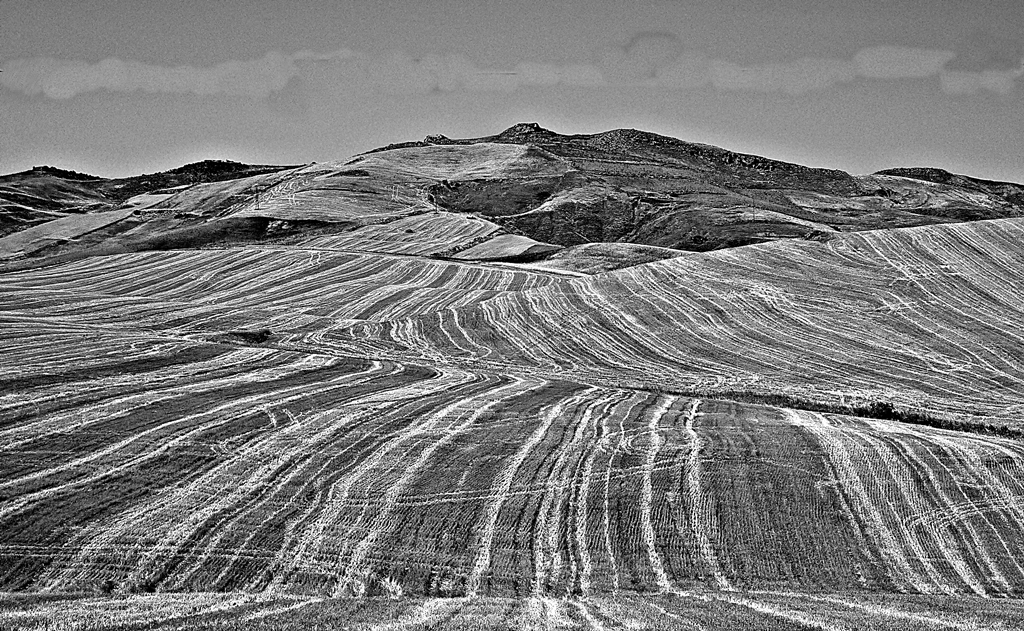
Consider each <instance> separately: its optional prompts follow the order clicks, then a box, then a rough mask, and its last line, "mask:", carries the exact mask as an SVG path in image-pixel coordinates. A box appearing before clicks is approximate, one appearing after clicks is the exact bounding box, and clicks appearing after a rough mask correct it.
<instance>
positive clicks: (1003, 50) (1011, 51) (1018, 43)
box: [945, 25, 1024, 74]
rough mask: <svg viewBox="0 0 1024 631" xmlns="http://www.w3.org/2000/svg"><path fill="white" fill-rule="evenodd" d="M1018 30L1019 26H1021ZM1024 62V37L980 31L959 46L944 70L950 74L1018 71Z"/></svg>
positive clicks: (969, 36)
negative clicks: (1023, 61)
mask: <svg viewBox="0 0 1024 631" xmlns="http://www.w3.org/2000/svg"><path fill="white" fill-rule="evenodd" d="M1018 28H1019V25H1018ZM1022 60H1024V36H1021V35H1020V34H1019V33H1017V34H1016V35H1014V36H1009V35H1006V34H1000V33H993V32H989V31H984V30H978V31H974V32H972V33H970V34H969V35H968V36H967V37H966V38H965V39H964V40H963V41H962V42H960V45H959V46H957V50H956V57H954V58H953V59H952V60H951V61H950V62H949V63H948V64H946V66H945V69H946V70H948V71H950V72H973V73H979V74H980V73H983V72H986V71H992V70H1001V71H1009V70H1017V69H1018V68H1020V67H1021V64H1022Z"/></svg>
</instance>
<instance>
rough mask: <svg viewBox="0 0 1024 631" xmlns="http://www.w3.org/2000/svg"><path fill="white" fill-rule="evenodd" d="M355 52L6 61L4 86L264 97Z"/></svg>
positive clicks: (67, 92)
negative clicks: (303, 71)
mask: <svg viewBox="0 0 1024 631" xmlns="http://www.w3.org/2000/svg"><path fill="white" fill-rule="evenodd" d="M353 54H354V53H352V52H351V51H347V50H341V51H335V52H331V53H315V52H313V51H299V52H296V53H293V54H291V55H285V54H282V53H279V52H269V53H267V54H266V55H264V56H263V57H261V58H259V59H252V60H248V61H226V62H223V63H219V64H216V65H214V66H208V67H196V66H158V65H152V64H146V63H142V62H139V61H125V60H121V59H117V58H110V59H104V60H102V61H100V62H97V63H92V64H90V63H88V62H85V61H77V60H70V61H69V60H64V59H55V58H52V57H36V58H32V59H15V60H13V61H9V62H7V63H5V64H4V68H3V74H0V85H3V86H4V87H6V88H9V89H12V90H16V91H18V92H22V93H24V94H28V95H30V96H34V95H37V94H42V95H45V96H48V97H50V98H53V99H69V98H72V97H74V96H77V95H79V94H83V93H86V92H94V91H97V90H109V91H112V92H149V93H169V94H198V95H214V94H227V95H236V96H252V97H259V98H263V97H266V96H268V95H269V94H271V93H272V92H276V91H279V90H282V89H284V87H285V86H286V85H287V84H288V82H289V81H290V80H291V79H292V78H293V77H295V76H297V75H298V74H299V72H300V63H301V62H304V61H336V60H340V59H346V58H348V57H350V56H352V55H353Z"/></svg>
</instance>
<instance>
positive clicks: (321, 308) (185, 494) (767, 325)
mask: <svg viewBox="0 0 1024 631" xmlns="http://www.w3.org/2000/svg"><path fill="white" fill-rule="evenodd" d="M315 177H319V176H315ZM282 195H284V193H282ZM285 198H286V197H281V196H279V197H278V198H277V199H276V201H275V202H274V203H283V202H282V201H281V200H282V199H285ZM400 221H401V222H404V223H400V225H402V226H406V227H405V228H403V229H402V232H401V233H400V234H399V235H391V236H393V237H395V238H394V239H393V240H392V245H394V244H399V245H397V246H396V247H395V248H393V249H391V250H387V253H383V254H382V253H381V252H370V251H362V252H356V251H354V246H353V245H352V243H350V242H349V241H347V240H346V238H347V237H346V238H341V237H338V238H333V237H331V238H328V237H324V238H323V240H322V241H321V242H318V243H317V244H312V243H306V244H292V245H288V246H281V247H279V248H277V247H274V248H271V247H264V246H259V247H257V246H240V247H237V248H227V249H223V250H203V251H171V252H150V253H145V254H131V255H119V256H112V257H99V258H93V259H87V260H81V261H77V262H74V263H69V264H65V265H60V266H55V267H53V268H41V269H37V270H32V271H24V272H17V273H9V274H3V275H2V276H0V336H2V339H3V345H4V352H3V353H0V533H2V534H3V536H2V537H0V589H3V590H7V591H11V592H38V591H44V592H49V593H53V594H57V593H65V592H83V591H84V592H99V593H104V595H102V596H97V597H95V598H72V599H68V600H66V601H63V600H50V599H48V597H44V596H35V597H29V596H13V595H12V596H9V597H8V596H4V597H3V598H4V599H5V601H4V602H5V606H6V609H4V610H2V611H0V626H3V625H7V626H13V627H14V628H42V627H45V625H46V624H49V623H50V622H53V621H57V622H60V621H61V620H64V618H62V617H61V616H62V615H65V614H62V613H61V611H63V610H61V609H59V608H58V607H59V606H58V605H56V604H54V603H60V602H63V603H64V604H63V605H60V606H62V607H66V611H68V612H78V614H77V615H81V616H82V619H84V620H95V619H96V618H95V616H94V615H93V614H92V613H89V612H90V611H98V610H101V609H102V608H104V607H108V608H111V607H113V608H114V609H115V610H117V611H121V610H120V609H117V607H119V605H116V604H115V603H116V602H123V603H128V604H124V605H123V607H124V609H125V610H126V611H129V610H130V612H131V613H124V616H123V619H122V618H116V617H115V618H116V620H118V621H119V622H116V624H121V625H131V624H138V625H144V624H149V623H150V622H152V623H153V624H154V625H156V626H157V627H159V625H165V626H170V627H173V626H174V625H178V626H185V625H186V622H187V621H188V620H189V616H192V617H194V618H195V619H196V620H198V621H201V622H202V624H207V623H209V625H211V626H215V625H220V624H221V623H224V626H225V628H231V626H230V625H231V624H232V622H231V621H230V620H229V619H228V618H230V616H236V617H237V616H244V617H248V618H249V619H250V620H251V621H254V622H259V621H275V622H276V621H278V620H280V621H282V624H284V625H285V626H286V627H287V625H288V624H291V622H289V621H294V620H299V619H302V620H307V621H308V620H313V621H316V620H330V616H331V615H332V614H331V613H330V611H332V609H333V610H334V611H335V612H337V611H338V608H348V609H345V610H344V611H345V613H344V615H343V616H342V617H344V618H345V620H346V623H349V622H351V624H352V625H353V626H356V627H358V626H359V625H360V624H363V623H364V622H365V625H364V626H365V627H366V628H374V625H377V627H376V628H382V627H381V625H382V624H383V621H387V620H391V621H393V622H394V623H395V625H397V626H398V627H399V628H403V627H404V628H417V627H425V626H429V625H440V624H445V623H446V622H448V621H452V620H455V621H458V620H465V621H466V622H467V624H476V623H477V622H480V621H481V620H491V621H502V622H501V624H505V622H504V621H510V622H508V625H511V626H515V627H516V628H519V627H533V628H544V627H548V626H552V625H557V624H564V625H566V626H567V627H573V626H576V627H587V628H602V627H603V628H609V629H611V628H620V627H629V626H631V625H633V626H636V625H640V626H641V627H643V626H645V625H646V626H651V627H653V628H657V627H658V626H661V627H662V628H686V627H687V625H690V626H691V627H693V628H706V629H715V628H722V627H721V626H716V625H719V624H720V622H719V621H722V620H725V621H727V624H728V625H732V627H729V626H726V627H725V628H743V626H744V625H753V628H759V627H760V628H801V625H802V626H803V627H806V626H811V627H818V628H826V629H827V628H837V629H838V628H850V629H852V628H882V629H884V628H892V629H897V628H915V627H914V626H911V627H900V626H899V625H900V624H912V625H917V627H916V628H922V629H927V628H971V627H970V624H973V623H972V621H971V619H970V618H969V617H963V616H961V615H960V614H961V613H962V612H960V613H958V612H956V611H945V610H943V611H945V613H942V612H939V613H936V614H934V615H932V614H928V613H927V612H926V611H922V610H921V607H923V606H924V605H920V603H923V602H927V603H928V604H929V606H932V605H933V604H934V603H933V602H932V601H928V600H927V598H928V596H926V595H929V594H935V595H951V594H952V595H958V596H961V597H963V598H965V599H967V600H963V601H962V602H970V603H975V604H976V603H977V602H979V601H980V602H988V601H987V600H984V601H982V600H981V599H978V598H976V597H978V596H1020V595H1021V594H1022V593H1024V562H1022V561H1021V559H1024V486H1022V482H1021V480H1022V479H1024V448H1022V447H1021V443H1020V442H1019V441H1015V440H1011V439H1006V438H998V437H992V436H984V435H981V434H967V433H963V432H960V433H958V432H952V431H947V430H943V429H937V428H934V427H928V426H913V425H905V424H899V423H896V422H893V421H883V420H867V419H864V418H855V417H852V416H842V415H838V414H819V413H817V412H810V411H807V410H797V409H783V408H779V407H768V406H759V405H754V404H752V403H742V402H739V401H737V400H735V399H737V398H741V397H740V395H744V394H748V393H753V394H760V395H764V394H772V393H778V392H783V393H786V394H787V395H791V396H792V397H793V398H797V399H798V398H800V397H803V398H804V399H806V400H807V401H809V402H811V403H813V402H815V401H817V402H822V401H825V402H830V401H835V400H847V401H851V400H856V401H879V400H881V401H889V402H893V403H896V404H897V405H899V406H903V407H907V408H913V409H923V410H927V411H929V412H933V413H934V414H936V415H937V416H936V418H939V419H942V418H947V417H948V418H959V419H961V420H966V421H967V422H972V423H994V424H1014V423H1017V422H1018V419H1017V417H1016V416H1015V415H1018V412H1019V411H1020V410H1021V409H1022V408H1021V407H1020V406H1022V405H1024V385H1022V370H1024V366H1022V363H1021V358H1020V355H1019V352H1018V351H1019V348H1020V347H1021V345H1022V344H1024V337H1022V334H1021V332H1020V331H1021V330H1024V307H1022V305H1024V293H1022V292H1024V290H1022V289H1021V288H1022V287H1024V279H1022V278H1021V270H1024V254H1021V251H1020V248H1019V241H1020V239H1021V238H1022V237H1024V223H1022V222H1020V221H1015V220H1005V221H998V222H987V223H985V222H983V223H977V224H972V225H950V226H942V227H937V228H936V227H932V228H924V229H914V230H907V231H903V232H898V233H897V232H893V233H878V234H861V235H856V236H850V237H847V236H841V237H838V238H837V239H835V240H834V241H832V242H830V243H828V244H819V243H795V242H790V243H772V244H767V245H763V246H754V247H750V248H743V249H742V250H736V251H730V252H715V253H711V254H707V255H692V256H687V257H681V258H676V259H672V260H666V261H660V262H656V263H651V264H647V265H641V266H637V267H634V268H629V269H627V270H624V271H620V272H615V273H609V274H605V275H601V276H598V277H594V278H589V279H568V280H567V279H565V278H557V277H554V276H552V275H550V274H547V273H542V272H536V271H530V270H529V269H525V268H517V267H514V266H509V265H506V266H501V265H477V264H465V263H454V262H446V261H439V260H433V259H426V258H422V257H418V256H414V255H410V254H414V253H420V252H434V251H435V248H436V247H437V246H438V244H439V243H440V241H439V238H438V235H437V234H433V235H430V234H427V236H426V237H424V238H423V239H422V240H417V238H416V235H417V233H418V232H420V231H422V232H426V233H429V226H430V221H429V220H428V218H427V215H416V216H415V217H408V218H406V219H403V220H400ZM438 221H441V222H442V224H443V225H455V226H456V227H459V230H462V232H460V233H459V235H460V236H459V237H458V238H459V239H460V240H469V241H472V240H473V239H475V238H478V237H480V236H486V235H487V234H491V229H490V227H489V226H487V225H485V224H482V223H481V224H479V225H477V224H476V223H475V222H473V221H469V222H463V221H461V220H456V219H453V218H452V217H441V218H440V219H438ZM393 223H399V222H398V221H396V222H393ZM471 224H472V225H471ZM381 225H382V226H383V225H390V224H381ZM362 229H367V230H369V227H364V228H361V229H360V230H362ZM405 230H413V232H412V233H409V232H405ZM372 231H377V232H380V235H379V236H380V239H381V240H382V241H387V239H385V238H384V235H386V234H387V231H386V230H384V229H383V228H375V229H374V230H371V232H372ZM356 232H358V231H356ZM349 236H351V235H349ZM427 237H429V238H427ZM460 242H461V241H460ZM421 246H422V247H421ZM382 247H383V246H382ZM698 395H699V396H698ZM729 396H732V397H733V400H730V399H729V398H728V397H729ZM723 397H724V398H723ZM211 590H212V591H221V592H224V594H222V595H211V594H209V593H208V592H210V591H211ZM148 591H158V592H183V593H191V594H190V595H178V596H175V595H172V594H170V593H158V594H154V595H138V596H134V597H129V596H127V594H129V593H138V592H148ZM107 592H112V593H107ZM895 592H908V593H918V594H924V595H922V596H913V597H912V596H900V597H896V596H894V597H893V598H894V600H892V601H885V602H881V601H882V600H884V599H883V598H881V597H878V598H875V597H876V596H878V595H879V594H886V593H895ZM801 593H814V594H817V595H818V596H816V597H815V598H812V597H810V596H807V597H804V596H800V595H799V594H801ZM641 594H642V596H641ZM780 594H782V595H784V596H780ZM612 595H614V596H615V598H618V600H615V599H613V598H611V596H612ZM122 596H123V598H124V600H123V601H118V599H119V598H121V597H122ZM341 596H345V597H352V596H355V597H362V598H339V597H341ZM386 597H391V598H395V599H398V600H397V601H396V602H394V603H392V602H391V601H389V600H386V599H385V598H386ZM399 597H401V598H399ZM434 597H443V598H437V599H435V598H434ZM504 597H510V599H509V600H505V599H504ZM512 597H514V598H512ZM19 598H21V599H28V600H19ZM31 598H37V599H38V600H36V601H32V600H31ZM190 598H194V600H190ZM816 598H817V599H816ZM873 598H875V600H872V599H873ZM900 598H905V599H906V600H905V601H902V600H899V599H900ZM915 598H917V599H918V600H915ZM787 599H789V600H787ZM829 599H836V600H835V602H833V601H832V600H829ZM908 603H909V604H908ZM972 606H973V605H972ZM830 607H831V608H837V607H839V608H842V609H843V610H844V611H846V612H847V613H846V614H842V615H839V614H835V615H839V618H834V617H830V615H831V614H829V608H830ZM979 607H981V608H980V609H979V610H983V609H984V610H985V611H987V612H988V613H986V614H985V615H986V616H988V617H987V618H985V619H984V620H987V621H995V622H999V621H1001V620H1004V619H1009V618H1008V616H1009V615H1010V613H1007V612H1012V613H1015V614H1016V613H1019V611H1018V609H1019V608H1015V607H1016V605H1014V604H1012V603H1009V604H1006V605H1005V608H1004V609H1001V608H1000V606H999V605H992V606H991V607H989V608H988V609H985V607H988V605H986V606H985V607H982V606H980V605H979ZM182 608H186V609H187V611H185V610H183V609H182ZM189 608H191V609H189ZM183 611H184V613H182V612H183ZM67 615H72V614H71V613H68V614H67ZM119 615H120V614H119ZM361 616H362V617H361ZM380 616H390V618H382V617H380ZM844 616H845V617H844ZM958 616H960V617H958ZM836 620H838V621H836ZM90 624H91V622H90ZM325 624H328V622H325ZM487 624H490V623H487ZM723 624H724V623H723ZM96 625H97V628H102V627H100V626H98V625H100V622H97V623H96ZM481 625H482V626H485V627H486V625H485V624H484V623H483V622H481ZM508 625H506V626H508ZM773 625H774V626H773ZM858 625H861V626H858ZM870 625H877V626H870ZM949 625H954V626H949ZM955 625H962V626H955ZM493 626H500V625H499V624H498V623H497V622H495V624H494V625H493ZM86 628H88V627H86ZM196 628H202V627H201V625H200V626H198V627H196Z"/></svg>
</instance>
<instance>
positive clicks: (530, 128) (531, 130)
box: [498, 123, 558, 140]
mask: <svg viewBox="0 0 1024 631" xmlns="http://www.w3.org/2000/svg"><path fill="white" fill-rule="evenodd" d="M536 135H544V136H557V135H558V134H555V132H553V131H551V130H550V129H544V128H543V127H541V126H540V124H538V123H516V124H515V125H513V126H511V127H509V128H508V129H506V130H505V131H503V132H501V133H500V134H498V138H501V139H509V140H510V139H519V138H523V137H529V136H536Z"/></svg>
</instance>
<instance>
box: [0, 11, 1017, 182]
mask: <svg viewBox="0 0 1024 631" xmlns="http://www.w3.org/2000/svg"><path fill="white" fill-rule="evenodd" d="M0 69H2V70H3V72H2V73H0V173H10V172H14V171H20V170H24V169H27V168H30V167H31V166H34V165H42V164H50V165H54V166H59V167H62V168H67V169H73V170H76V171H83V172H87V173H92V174H95V175H101V176H106V177H118V176H125V175H131V174H138V173H144V172H153V171H158V170H164V169H168V168H173V167H176V166H180V165H182V164H185V163H187V162H194V161H197V160H202V159H228V160H237V161H242V162H248V163H261V164H303V163H308V162H313V161H317V162H326V161H333V160H344V159H346V158H348V157H349V156H351V155H354V154H356V153H359V152H362V151H366V150H369V149H372V148H375V147H379V146H383V145H386V144H388V143H392V142H401V141H407V140H418V139H421V138H423V137H424V136H427V135H430V134H438V133H440V134H444V135H446V136H449V137H453V138H465V137H477V136H484V135H491V134H495V133H498V132H500V131H501V130H503V129H505V128H507V127H510V126H511V125H513V124H515V123H518V122H538V123H540V124H541V125H542V126H544V127H546V128H548V129H551V130H553V131H557V132H560V133H596V132H600V131H606V130H610V129H616V128H635V129H642V130H646V131H651V132H655V133H659V134H664V135H667V136H672V137H676V138H680V139H683V140H689V141H693V142H702V143H709V144H714V145H718V146H721V147H725V148H727V149H731V150H734V151H741V152H746V153H755V154H758V155H763V156H767V157H771V158H775V159H781V160H787V161H790V162H797V163H800V164H806V165H810V166H817V167H828V168H838V169H843V170H846V171H850V172H852V173H870V172H874V171H877V170H880V169H884V168H891V167H896V166H934V167H939V168H944V169H947V170H950V171H953V172H957V173H964V174H968V175H972V176H975V177H982V178H987V179H995V180H1006V181H1015V182H1024V1H1021V0H984V1H978V0H974V1H973V2H971V1H968V0H885V1H882V0H843V1H842V2H839V1H834V0H762V1H761V2H756V3H755V2H749V1H747V0H745V1H742V2H740V1H736V0H685V1H684V0H645V1H644V2H636V1H619V0H595V1H587V2H584V1H582V0H558V1H557V2H554V1H552V0H503V1H501V2H495V1H492V0H437V1H435V0H372V1H371V0H363V1H360V2H351V1H346V0H318V1H317V0H311V1H303V0H290V1H288V2H272V1H259V0H249V1H244V2H243V1H241V0H217V2H210V1H209V0H201V1H196V0H181V1H175V0H161V1H160V2H154V1H151V0H133V1H115V0H107V1H101V0H77V1H76V2H67V1H66V0H57V1H54V0H31V1H23V0H0Z"/></svg>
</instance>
